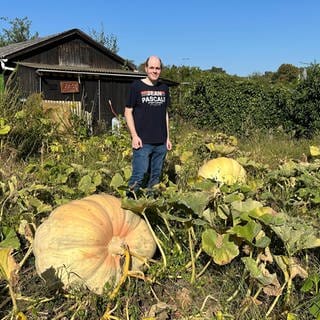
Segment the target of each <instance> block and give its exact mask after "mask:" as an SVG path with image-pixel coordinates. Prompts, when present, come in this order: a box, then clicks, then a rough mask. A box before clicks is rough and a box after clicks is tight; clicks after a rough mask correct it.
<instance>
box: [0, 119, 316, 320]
mask: <svg viewBox="0 0 320 320" xmlns="http://www.w3.org/2000/svg"><path fill="white" fill-rule="evenodd" d="M172 138H173V140H174V141H173V142H174V149H173V150H172V152H170V153H169V154H168V157H167V161H166V164H165V168H164V174H163V179H162V182H161V183H160V184H159V185H158V186H157V187H156V188H155V190H154V195H153V196H152V197H150V196H147V195H144V194H143V195H142V196H141V197H140V198H138V199H127V198H126V197H125V191H126V186H127V181H128V178H129V176H130V170H131V166H130V160H131V150H130V147H129V146H130V139H129V136H128V134H127V132H126V130H125V129H122V130H120V131H119V132H117V133H115V134H111V133H110V134H105V135H100V136H94V137H88V138H84V137H79V136H75V135H64V137H63V138H61V137H60V139H57V140H54V141H50V142H49V140H48V142H47V143H43V145H42V147H41V149H40V150H41V152H40V154H39V155H35V156H32V157H28V158H27V159H24V160H22V159H19V158H17V157H16V154H15V152H14V150H8V149H6V148H5V146H2V149H1V163H2V166H1V169H0V200H1V201H0V203H1V207H0V222H1V224H0V237H1V238H0V277H1V278H0V292H1V293H0V317H1V319H50V320H52V319H88V320H90V319H145V320H147V319H149V320H150V319H250V320H252V319H287V320H289V319H319V317H320V310H319V307H318V306H319V303H320V293H319V281H320V278H319V269H320V268H319V267H320V262H319V246H320V235H319V225H318V221H319V203H320V188H319V184H320V161H319V160H318V156H317V152H313V156H312V155H311V153H310V145H312V144H313V142H314V141H307V140H305V141H301V140H300V141H297V142H295V141H293V140H291V139H288V138H286V137H281V136H276V137H270V136H269V137H265V138H263V137H255V138H251V139H247V140H246V141H240V142H238V141H237V138H236V137H233V136H227V135H225V134H223V133H216V132H209V131H200V130H193V129H192V128H190V127H188V130H186V128H185V127H183V126H180V125H179V126H178V125H175V124H173V126H172ZM313 150H315V151H317V149H313ZM219 156H225V157H231V158H233V159H236V160H237V161H238V162H239V163H240V164H241V165H242V166H243V167H244V168H245V170H246V172H247V180H246V182H245V183H242V184H234V185H226V184H223V183H221V182H219V181H214V180H205V179H200V178H199V177H198V176H197V172H198V169H199V167H200V166H201V165H202V164H203V163H204V162H205V161H206V160H208V159H212V158H216V157H219ZM102 192H105V193H109V194H113V195H115V196H117V197H119V198H121V199H122V206H123V207H124V208H127V209H130V210H132V211H134V212H135V213H136V214H138V215H141V216H142V217H143V218H144V219H146V220H147V221H148V223H149V225H150V228H151V230H152V232H153V234H154V238H155V240H156V242H157V246H158V249H157V252H156V254H155V256H154V257H153V259H151V260H150V261H148V263H147V265H146V267H145V269H144V275H143V277H140V278H135V277H130V276H129V277H127V278H126V280H125V281H124V283H123V284H122V286H121V287H120V290H119V292H117V294H116V295H111V293H112V292H113V290H112V288H110V287H108V285H106V288H105V292H104V294H103V295H95V294H93V293H91V292H89V291H88V290H87V289H86V288H74V289H71V290H68V291H65V290H63V289H62V288H61V287H60V286H59V285H58V284H55V285H49V284H48V283H46V282H44V280H43V279H41V278H40V277H39V276H38V275H37V274H36V271H35V266H34V256H33V254H32V241H33V236H34V233H35V230H36V228H37V227H38V226H39V224H40V223H41V222H42V221H43V220H44V219H45V218H46V217H47V216H48V215H49V213H50V212H51V211H52V210H53V209H54V208H55V207H57V206H59V205H61V204H63V203H66V202H68V201H70V200H73V199H79V198H82V197H84V196H87V195H90V194H94V193H102Z"/></svg>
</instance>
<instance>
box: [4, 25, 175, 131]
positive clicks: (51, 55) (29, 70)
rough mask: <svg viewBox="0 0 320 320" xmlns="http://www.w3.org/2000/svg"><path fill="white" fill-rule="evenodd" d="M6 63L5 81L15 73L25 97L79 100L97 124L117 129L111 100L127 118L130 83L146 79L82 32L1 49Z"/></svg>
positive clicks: (117, 110) (44, 38) (60, 34)
mask: <svg viewBox="0 0 320 320" xmlns="http://www.w3.org/2000/svg"><path fill="white" fill-rule="evenodd" d="M0 62H1V66H0V70H1V72H2V73H3V74H4V80H5V83H6V82H7V81H8V79H9V77H10V75H11V74H12V72H13V71H15V74H14V80H15V81H17V83H18V84H19V87H20V89H21V92H22V95H23V97H24V98H26V97H27V96H28V95H30V94H32V93H42V95H43V99H44V100H46V101H48V102H49V103H50V102H51V104H52V103H55V102H59V101H62V102H63V101H69V102H71V101H72V102H75V103H77V104H78V105H80V106H81V108H82V110H84V111H85V112H86V113H89V114H90V115H91V117H92V122H93V126H95V124H97V123H98V122H100V121H103V122H105V123H106V125H107V126H110V125H111V121H112V118H113V117H114V115H113V113H112V110H111V108H110V104H109V101H110V102H111V104H112V106H113V109H114V111H115V113H117V114H123V110H124V106H125V103H126V99H127V95H128V90H129V86H130V83H131V82H132V81H133V80H134V79H139V78H143V77H145V73H142V72H138V71H137V70H136V69H135V66H134V65H133V64H132V63H130V62H129V61H128V60H126V59H124V58H122V57H120V56H118V55H117V54H114V53H113V52H112V51H110V50H108V49H107V48H106V47H104V46H103V45H101V44H100V43H99V42H97V41H95V40H94V39H92V38H91V37H90V36H88V35H87V34H86V33H84V32H82V31H81V30H79V29H71V30H68V31H65V32H62V33H59V34H55V35H51V36H47V37H42V38H36V39H32V40H28V41H24V42H20V43H15V44H11V45H8V46H5V47H1V48H0ZM166 82H167V83H168V85H174V84H175V83H174V82H170V81H166Z"/></svg>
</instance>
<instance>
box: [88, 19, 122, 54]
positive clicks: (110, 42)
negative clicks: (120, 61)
mask: <svg viewBox="0 0 320 320" xmlns="http://www.w3.org/2000/svg"><path fill="white" fill-rule="evenodd" d="M89 34H90V36H91V37H92V38H93V39H94V40H96V41H97V42H99V43H100V44H102V45H103V46H105V47H106V48H107V49H109V50H110V51H112V52H113V53H118V51H119V46H118V38H117V37H116V36H115V35H114V34H112V33H110V34H106V33H105V31H104V26H103V23H101V26H100V31H97V30H95V29H90V30H89Z"/></svg>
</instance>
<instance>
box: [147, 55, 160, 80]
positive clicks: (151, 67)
mask: <svg viewBox="0 0 320 320" xmlns="http://www.w3.org/2000/svg"><path fill="white" fill-rule="evenodd" d="M145 70H146V73H147V76H148V78H149V79H150V80H151V81H157V80H158V79H159V77H160V73H161V64H160V61H159V59H157V58H153V57H151V58H150V59H149V62H148V66H146V67H145Z"/></svg>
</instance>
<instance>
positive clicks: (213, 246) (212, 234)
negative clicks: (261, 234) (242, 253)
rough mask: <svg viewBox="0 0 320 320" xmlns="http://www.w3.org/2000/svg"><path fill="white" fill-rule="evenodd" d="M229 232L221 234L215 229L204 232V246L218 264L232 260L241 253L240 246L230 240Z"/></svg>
mask: <svg viewBox="0 0 320 320" xmlns="http://www.w3.org/2000/svg"><path fill="white" fill-rule="evenodd" d="M229 236H230V235H228V234H222V235H221V234H219V233H217V232H216V231H215V230H213V229H207V230H206V231H204V232H203V233H202V248H203V250H204V251H205V252H206V253H207V254H208V255H209V256H211V257H212V258H213V261H214V262H215V263H216V264H218V265H224V264H228V263H229V262H231V260H232V259H234V258H235V257H236V256H237V255H238V254H239V248H238V246H237V245H235V243H234V242H232V241H230V239H229Z"/></svg>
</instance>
